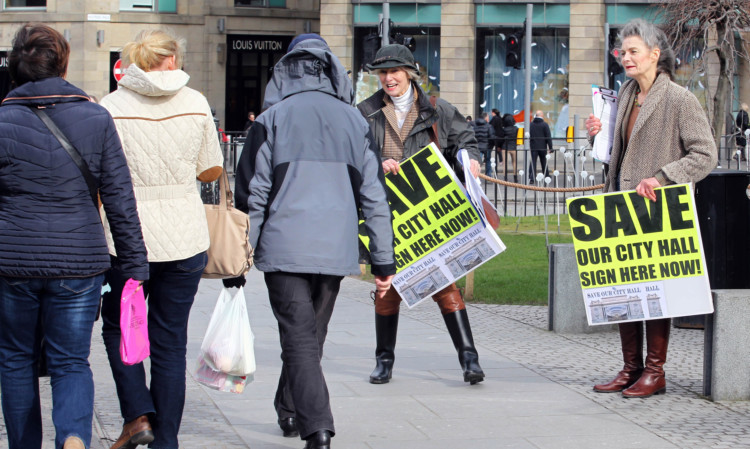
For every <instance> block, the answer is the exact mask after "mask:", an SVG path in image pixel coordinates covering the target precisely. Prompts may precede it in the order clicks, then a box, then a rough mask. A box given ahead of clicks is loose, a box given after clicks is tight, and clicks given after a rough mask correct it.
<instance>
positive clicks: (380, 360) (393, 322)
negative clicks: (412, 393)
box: [370, 313, 398, 384]
mask: <svg viewBox="0 0 750 449" xmlns="http://www.w3.org/2000/svg"><path fill="white" fill-rule="evenodd" d="M397 332H398V313H397V314H395V315H388V316H384V315H379V314H377V313H376V314H375V339H376V347H375V369H374V370H373V371H372V374H370V383H371V384H387V383H388V381H390V380H391V374H392V372H393V361H394V360H395V355H394V353H393V350H394V348H395V347H396V333H397Z"/></svg>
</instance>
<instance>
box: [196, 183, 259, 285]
mask: <svg viewBox="0 0 750 449" xmlns="http://www.w3.org/2000/svg"><path fill="white" fill-rule="evenodd" d="M219 190H221V201H220V202H219V204H204V205H203V206H204V207H205V208H206V220H207V222H208V233H209V235H210V236H211V247H210V248H208V262H207V263H206V269H205V270H203V275H202V277H203V278H206V279H228V278H234V277H237V276H242V275H244V274H245V273H247V272H248V271H250V267H252V266H253V249H252V248H251V247H250V242H249V241H248V236H247V233H248V231H249V230H250V218H249V217H248V216H247V214H246V213H244V212H242V211H240V210H237V209H235V208H234V205H233V201H232V191H231V190H230V189H229V178H227V174H226V172H223V173H222V174H221V177H220V178H219Z"/></svg>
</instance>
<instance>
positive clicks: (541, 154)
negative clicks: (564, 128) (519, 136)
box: [529, 111, 553, 183]
mask: <svg viewBox="0 0 750 449" xmlns="http://www.w3.org/2000/svg"><path fill="white" fill-rule="evenodd" d="M529 135H530V139H531V140H530V143H529V147H530V148H531V164H529V180H530V182H532V183H533V182H534V178H535V174H534V173H535V172H536V160H537V159H539V164H540V165H541V166H542V171H541V173H543V174H544V176H547V151H552V148H553V146H552V133H551V132H550V130H549V125H548V124H547V122H545V121H544V112H542V111H536V114H534V120H532V121H531V123H530V124H529Z"/></svg>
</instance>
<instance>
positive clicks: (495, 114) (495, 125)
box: [490, 108, 505, 163]
mask: <svg viewBox="0 0 750 449" xmlns="http://www.w3.org/2000/svg"><path fill="white" fill-rule="evenodd" d="M490 126H492V131H494V132H495V141H494V142H492V143H493V145H494V146H495V154H496V155H497V156H496V157H497V161H498V163H502V162H503V152H502V147H503V145H502V142H501V139H502V138H504V137H505V133H503V117H502V116H501V115H500V111H498V110H497V109H496V108H492V118H491V119H490Z"/></svg>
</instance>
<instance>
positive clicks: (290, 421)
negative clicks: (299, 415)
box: [279, 416, 299, 438]
mask: <svg viewBox="0 0 750 449" xmlns="http://www.w3.org/2000/svg"><path fill="white" fill-rule="evenodd" d="M279 427H280V428H281V431H282V432H284V436H285V437H287V438H292V437H297V436H299V432H298V431H297V419H296V418H295V417H294V416H291V417H289V418H279Z"/></svg>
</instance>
